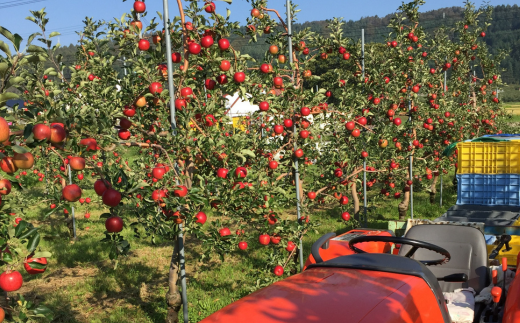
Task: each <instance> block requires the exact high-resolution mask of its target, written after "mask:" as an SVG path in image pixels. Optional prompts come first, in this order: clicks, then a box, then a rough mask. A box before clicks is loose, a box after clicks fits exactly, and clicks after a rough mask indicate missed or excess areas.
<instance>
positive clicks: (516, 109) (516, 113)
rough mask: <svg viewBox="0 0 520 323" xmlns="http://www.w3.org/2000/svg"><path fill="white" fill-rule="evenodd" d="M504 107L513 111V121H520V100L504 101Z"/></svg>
mask: <svg viewBox="0 0 520 323" xmlns="http://www.w3.org/2000/svg"><path fill="white" fill-rule="evenodd" d="M504 108H505V109H506V111H507V112H509V113H511V115H512V117H511V120H510V121H511V122H520V102H507V103H504Z"/></svg>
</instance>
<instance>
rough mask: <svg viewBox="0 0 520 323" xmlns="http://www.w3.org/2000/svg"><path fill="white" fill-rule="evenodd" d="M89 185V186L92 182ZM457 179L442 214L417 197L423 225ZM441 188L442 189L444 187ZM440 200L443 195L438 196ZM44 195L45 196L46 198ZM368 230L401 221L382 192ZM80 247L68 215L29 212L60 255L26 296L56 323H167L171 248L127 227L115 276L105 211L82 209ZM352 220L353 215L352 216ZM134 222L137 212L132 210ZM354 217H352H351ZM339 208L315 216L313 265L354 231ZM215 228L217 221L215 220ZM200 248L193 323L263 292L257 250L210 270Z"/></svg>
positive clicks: (192, 284) (289, 214) (193, 271)
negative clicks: (325, 245)
mask: <svg viewBox="0 0 520 323" xmlns="http://www.w3.org/2000/svg"><path fill="white" fill-rule="evenodd" d="M85 180H87V179H85ZM452 180H453V174H452V173H450V174H449V175H448V176H445V177H444V194H443V207H442V208H441V207H439V206H438V201H439V193H437V196H436V205H435V206H432V205H431V204H430V203H429V193H428V192H426V191H424V192H416V193H415V194H414V215H415V217H416V218H435V217H437V216H439V215H441V214H442V213H443V212H444V211H445V210H446V209H447V208H449V207H450V206H451V205H453V204H455V200H456V192H455V190H454V188H453V185H452ZM439 185H440V181H439V183H438V186H439ZM437 190H438V192H439V187H438V188H437ZM37 194H43V190H41V191H39V192H38V193H37ZM83 196H84V197H91V198H92V199H93V200H96V199H98V197H97V196H96V194H95V192H94V191H93V190H85V191H84V194H83ZM368 196H369V206H370V207H371V208H370V211H369V223H368V226H369V227H376V228H386V227H387V221H388V220H390V219H394V220H396V219H397V218H398V214H397V212H396V210H397V204H398V203H399V202H400V200H391V201H388V200H387V201H383V200H381V199H380V198H379V197H378V196H377V192H375V190H374V191H370V192H369V195H368ZM76 206H77V208H76V218H77V236H78V238H77V240H76V241H75V242H71V241H70V240H69V239H68V230H67V228H66V226H65V225H64V222H63V217H62V212H63V211H59V212H56V213H55V214H53V215H52V216H51V217H50V218H48V219H47V220H46V221H45V222H46V223H45V224H46V225H43V224H44V223H43V222H42V221H39V220H41V219H42V218H43V215H44V214H46V213H48V211H49V206H48V205H44V204H39V205H34V206H32V207H30V208H29V210H27V213H26V214H25V215H24V217H25V218H27V219H28V220H31V221H35V222H34V224H35V225H38V226H40V225H41V227H42V230H44V231H43V234H44V235H45V238H44V239H43V242H42V246H43V247H45V248H48V249H49V250H53V257H52V258H51V259H50V265H49V267H48V269H47V272H45V273H44V274H42V275H38V276H29V275H24V279H25V284H24V285H23V287H22V289H21V290H20V293H22V294H24V295H27V297H28V298H30V299H33V300H35V301H43V302H44V303H45V304H46V305H47V306H48V307H49V308H51V309H52V310H53V311H54V314H55V321H54V322H67V323H69V322H70V323H72V322H96V323H97V322H99V323H101V322H143V323H144V322H160V321H164V317H165V315H166V310H167V309H166V305H165V303H164V294H165V292H166V291H167V276H166V275H165V273H166V272H167V271H168V266H169V262H170V257H171V250H172V243H171V242H168V241H156V242H157V244H156V245H155V246H154V245H152V243H151V242H150V239H146V238H142V239H138V238H135V237H134V236H133V232H132V229H131V228H130V227H129V226H128V224H129V222H127V223H126V224H127V226H126V227H125V229H124V231H123V233H124V234H125V236H126V237H127V238H128V240H129V242H130V244H131V246H132V251H131V252H130V255H129V256H128V257H121V258H120V260H119V263H118V266H117V269H114V262H112V261H110V260H104V261H99V259H108V251H107V249H108V248H106V246H105V245H104V244H102V243H99V240H101V239H102V238H103V237H104V234H103V233H104V231H105V226H104V222H105V221H104V220H103V219H100V218H99V216H100V215H101V214H102V213H103V212H105V211H106V210H103V209H100V208H96V209H94V208H91V209H90V210H88V212H89V213H90V215H91V216H90V219H85V217H84V215H85V213H87V205H86V204H83V205H80V204H79V203H76ZM349 211H350V212H351V211H352V210H349ZM128 212H129V214H131V212H132V209H131V208H130V207H128ZM351 213H352V212H351ZM340 214H341V212H340V210H339V208H337V204H336V203H334V204H331V205H323V207H321V208H320V209H319V210H318V211H317V212H315V213H314V214H312V215H311V221H318V222H320V223H321V226H320V227H319V229H318V231H316V232H310V233H309V234H308V235H306V236H305V239H304V257H305V259H306V258H307V257H308V255H309V253H310V248H311V245H312V243H313V242H314V241H315V240H316V239H318V238H319V237H320V236H321V235H323V234H325V233H328V232H336V233H337V234H339V233H343V232H345V231H347V230H349V229H351V228H353V227H354V226H355V224H354V223H353V222H352V221H350V222H349V223H345V222H343V221H341V220H340V219H341V216H340ZM208 215H209V220H213V219H216V217H213V216H212V214H211V212H208ZM282 217H285V218H288V219H296V214H295V211H294V210H286V211H285V212H283V215H282ZM198 244H199V242H198V241H196V240H193V239H191V238H190V237H188V238H187V241H186V251H187V268H186V272H187V277H188V280H187V282H188V299H189V315H190V322H198V321H200V320H201V319H203V318H204V317H206V316H208V315H210V314H212V313H213V312H215V311H217V310H218V309H220V308H222V307H224V306H226V305H227V304H229V303H231V302H233V301H235V300H237V299H239V298H241V297H243V296H245V295H248V294H249V293H251V292H252V291H254V290H256V289H258V288H259V287H263V286H264V285H265V283H264V282H263V281H262V279H261V278H260V279H258V278H256V279H258V280H255V278H253V277H262V275H265V274H262V271H261V270H260V269H259V268H262V267H265V266H266V264H265V263H264V262H265V257H261V256H260V253H259V252H257V250H258V249H260V248H262V247H263V246H261V245H260V244H259V243H257V242H251V241H250V242H249V248H248V249H247V250H246V251H239V252H235V253H234V254H232V255H230V256H229V257H227V258H226V259H225V261H224V262H223V263H222V262H221V260H220V258H219V257H218V256H215V257H214V259H212V260H211V261H205V264H202V263H199V262H198V257H199V255H200V254H199V250H200V247H198Z"/></svg>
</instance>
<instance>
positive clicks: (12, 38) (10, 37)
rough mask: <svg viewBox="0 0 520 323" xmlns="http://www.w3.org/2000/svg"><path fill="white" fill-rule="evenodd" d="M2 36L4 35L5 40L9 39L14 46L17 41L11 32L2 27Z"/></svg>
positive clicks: (0, 27) (0, 30) (0, 32)
mask: <svg viewBox="0 0 520 323" xmlns="http://www.w3.org/2000/svg"><path fill="white" fill-rule="evenodd" d="M0 34H2V35H3V36H4V37H5V38H7V39H8V40H9V41H10V42H11V43H12V44H13V45H14V43H15V39H14V36H13V34H12V33H11V32H10V31H9V30H7V29H6V28H4V27H2V26H0Z"/></svg>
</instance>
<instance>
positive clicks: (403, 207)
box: [397, 191, 410, 220]
mask: <svg viewBox="0 0 520 323" xmlns="http://www.w3.org/2000/svg"><path fill="white" fill-rule="evenodd" d="M409 205H410V191H408V192H404V198H403V200H402V201H401V203H399V206H398V207H397V209H398V210H399V220H404V219H406V213H407V212H408V206H409Z"/></svg>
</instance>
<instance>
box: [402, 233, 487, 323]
mask: <svg viewBox="0 0 520 323" xmlns="http://www.w3.org/2000/svg"><path fill="white" fill-rule="evenodd" d="M405 237H406V238H409V239H415V240H420V241H425V242H429V243H432V244H434V245H437V246H439V247H442V248H444V249H446V250H448V252H449V253H450V255H451V260H450V261H449V262H448V263H446V264H442V265H438V266H428V269H429V270H430V271H431V272H432V273H433V274H434V275H435V276H436V277H444V276H448V275H451V274H466V275H467V276H468V281H467V282H459V283H453V282H444V281H440V282H439V285H440V286H441V289H442V291H443V293H444V294H445V298H446V299H447V300H448V304H447V305H448V310H449V312H450V316H451V317H452V321H453V322H454V323H455V322H464V323H465V322H473V319H474V317H475V314H474V313H478V312H479V309H480V306H478V307H479V308H476V307H475V301H474V295H473V293H472V292H471V289H473V290H474V291H475V293H476V294H479V293H480V291H481V290H482V289H483V288H484V287H486V286H487V285H488V283H489V282H488V279H489V278H488V269H487V265H488V255H487V249H486V240H485V239H484V235H483V234H482V232H480V231H479V230H478V229H476V228H473V227H467V226H462V225H444V224H442V225H440V224H422V225H416V226H413V227H412V228H411V229H410V230H408V232H407V233H406V235H405ZM410 248H411V247H410V246H406V245H403V246H402V247H401V249H400V250H399V254H400V255H405V254H406V253H407V252H408V251H409V250H410ZM439 257H441V255H439V254H437V253H436V252H433V251H429V250H425V249H419V250H417V251H416V252H415V254H414V256H413V258H414V259H416V260H431V259H439ZM470 288H471V289H470ZM450 300H452V303H451V304H450ZM477 304H478V303H477Z"/></svg>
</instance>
